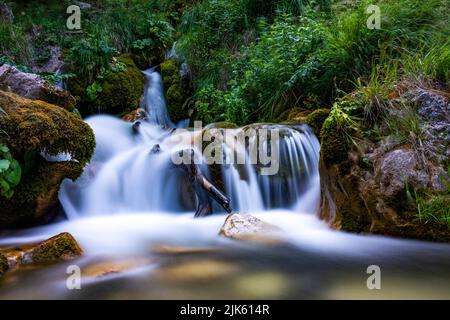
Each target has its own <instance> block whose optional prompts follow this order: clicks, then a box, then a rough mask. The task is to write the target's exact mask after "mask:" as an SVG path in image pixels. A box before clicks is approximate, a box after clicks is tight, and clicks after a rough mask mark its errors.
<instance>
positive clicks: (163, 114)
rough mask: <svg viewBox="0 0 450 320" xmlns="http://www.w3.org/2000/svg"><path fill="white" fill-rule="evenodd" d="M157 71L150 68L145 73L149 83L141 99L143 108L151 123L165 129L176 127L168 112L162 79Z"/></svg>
mask: <svg viewBox="0 0 450 320" xmlns="http://www.w3.org/2000/svg"><path fill="white" fill-rule="evenodd" d="M155 69H156V68H150V69H148V70H145V71H144V74H145V76H146V77H147V81H146V84H145V91H144V95H143V96H142V99H141V108H142V109H144V110H145V111H147V113H148V121H149V122H150V123H153V124H156V125H159V126H161V127H164V128H170V127H174V124H173V123H172V121H171V120H170V117H169V113H168V111H167V105H166V100H165V98H164V86H163V82H162V77H161V74H160V73H159V72H157V71H156V70H155Z"/></svg>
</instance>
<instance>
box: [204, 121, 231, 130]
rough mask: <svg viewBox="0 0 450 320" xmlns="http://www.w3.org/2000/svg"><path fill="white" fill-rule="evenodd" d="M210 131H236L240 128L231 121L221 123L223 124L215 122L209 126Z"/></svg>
mask: <svg viewBox="0 0 450 320" xmlns="http://www.w3.org/2000/svg"><path fill="white" fill-rule="evenodd" d="M207 128H209V129H211V128H217V129H236V128H238V126H237V124H235V123H233V122H229V121H221V122H215V123H211V124H209V125H208V127H207Z"/></svg>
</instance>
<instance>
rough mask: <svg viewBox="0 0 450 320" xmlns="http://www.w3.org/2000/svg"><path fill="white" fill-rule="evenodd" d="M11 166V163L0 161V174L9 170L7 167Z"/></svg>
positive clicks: (4, 160)
mask: <svg viewBox="0 0 450 320" xmlns="http://www.w3.org/2000/svg"><path fill="white" fill-rule="evenodd" d="M10 165H11V162H10V161H9V160H6V159H2V160H0V172H4V171H6V170H8V169H9V166H10Z"/></svg>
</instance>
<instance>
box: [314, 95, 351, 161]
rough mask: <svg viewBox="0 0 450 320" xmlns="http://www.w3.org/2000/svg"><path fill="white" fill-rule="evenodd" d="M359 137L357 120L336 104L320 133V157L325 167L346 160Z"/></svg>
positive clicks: (339, 104)
mask: <svg viewBox="0 0 450 320" xmlns="http://www.w3.org/2000/svg"><path fill="white" fill-rule="evenodd" d="M359 135H360V128H359V124H358V122H357V120H356V119H355V118H354V117H353V116H351V115H349V114H348V113H347V112H346V110H345V109H344V108H342V106H341V103H340V102H338V103H336V104H335V105H334V106H333V108H332V109H331V111H330V114H329V116H328V117H327V118H326V120H325V122H324V123H323V125H322V129H321V131H320V140H321V149H320V155H321V158H322V160H323V161H324V163H325V165H327V166H330V165H332V164H334V163H339V162H342V161H344V160H346V159H347V156H348V152H349V151H350V149H351V147H352V146H354V145H356V143H355V138H356V137H357V136H359Z"/></svg>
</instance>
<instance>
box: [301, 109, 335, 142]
mask: <svg viewBox="0 0 450 320" xmlns="http://www.w3.org/2000/svg"><path fill="white" fill-rule="evenodd" d="M329 115H330V109H317V110H314V111H313V112H311V113H310V114H309V115H308V116H307V117H306V119H305V123H306V124H307V125H309V126H310V127H311V129H312V130H313V131H314V133H315V134H316V135H317V136H319V135H320V130H322V126H323V123H324V122H325V120H326V119H327V118H328V116H329Z"/></svg>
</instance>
